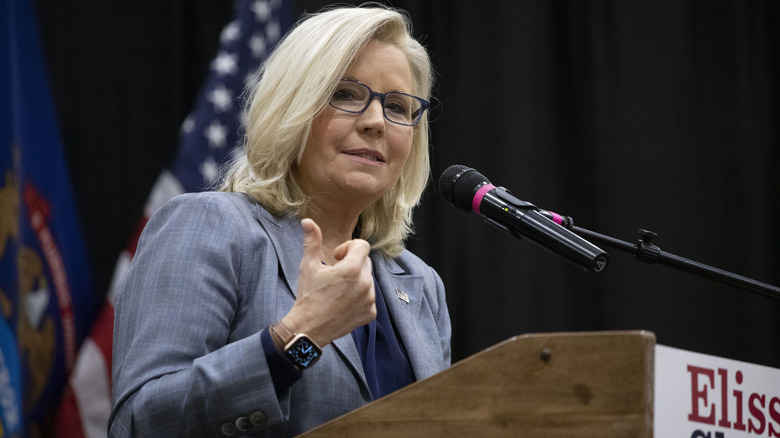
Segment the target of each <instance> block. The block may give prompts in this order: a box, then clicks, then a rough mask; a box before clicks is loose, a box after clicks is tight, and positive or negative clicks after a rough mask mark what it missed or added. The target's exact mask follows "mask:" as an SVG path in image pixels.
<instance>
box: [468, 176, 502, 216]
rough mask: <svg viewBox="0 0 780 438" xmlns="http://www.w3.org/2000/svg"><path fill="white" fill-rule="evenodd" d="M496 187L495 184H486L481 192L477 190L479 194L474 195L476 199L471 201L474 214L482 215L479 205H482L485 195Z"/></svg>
mask: <svg viewBox="0 0 780 438" xmlns="http://www.w3.org/2000/svg"><path fill="white" fill-rule="evenodd" d="M495 188H496V186H494V185H493V184H490V183H488V184H485V185H484V186H482V187H480V188H479V190H477V193H476V194H475V195H474V198H473V199H472V200H471V209H472V210H474V213H476V214H481V213H480V212H479V204H481V203H482V198H484V197H485V194H487V192H489V191H491V190H493V189H495Z"/></svg>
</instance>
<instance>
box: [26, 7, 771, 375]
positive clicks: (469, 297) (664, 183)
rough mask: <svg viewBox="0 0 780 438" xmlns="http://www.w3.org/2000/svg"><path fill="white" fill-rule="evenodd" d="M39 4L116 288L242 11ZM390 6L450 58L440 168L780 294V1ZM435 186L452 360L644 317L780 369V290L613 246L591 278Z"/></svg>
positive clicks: (428, 231)
mask: <svg viewBox="0 0 780 438" xmlns="http://www.w3.org/2000/svg"><path fill="white" fill-rule="evenodd" d="M36 4H37V6H38V13H39V16H40V20H41V26H42V31H43V40H44V44H45V47H44V48H45V51H46V54H47V61H48V65H49V69H50V77H51V78H52V83H53V89H54V93H55V96H54V97H55V103H56V105H57V108H58V111H59V117H60V125H61V128H62V133H63V140H64V144H65V147H66V154H67V157H68V164H69V168H70V170H71V178H72V182H73V184H74V187H75V192H76V198H77V202H78V204H79V208H80V213H81V216H82V223H83V227H84V230H85V234H86V236H87V240H88V245H89V249H90V254H91V257H92V262H93V265H94V270H95V279H96V283H97V284H98V286H99V289H100V290H101V291H105V290H106V289H107V288H108V282H109V280H110V278H111V273H112V270H113V267H114V262H115V260H116V256H117V255H118V254H119V251H120V250H121V249H122V248H123V247H124V245H125V244H126V243H127V241H128V239H129V238H130V236H131V234H132V232H133V228H134V226H135V224H136V223H137V220H138V218H139V216H140V213H141V209H142V207H143V204H144V201H145V198H146V195H147V194H148V193H149V191H150V189H151V186H152V183H153V182H154V179H155V178H156V177H157V175H158V173H159V171H160V170H161V169H162V168H163V167H164V166H166V165H167V164H169V163H170V160H171V159H172V157H173V154H174V152H175V149H176V143H177V131H178V128H179V125H180V123H181V121H182V120H183V119H184V117H185V116H186V114H187V112H188V111H189V109H190V108H191V105H192V103H193V101H194V99H195V97H196V94H197V92H198V89H199V87H200V85H201V82H202V80H203V78H204V77H205V74H206V72H207V69H208V63H209V61H210V59H211V57H212V56H213V55H214V51H215V50H216V47H217V43H218V35H219V32H220V30H221V28H222V26H223V25H224V24H226V23H227V22H228V21H229V19H230V16H231V7H232V5H231V4H230V2H219V3H218V2H212V1H210V0H200V1H183V0H180V1H170V2H157V1H151V0H144V1H137V2H134V3H133V4H131V5H123V4H118V3H113V2H109V3H106V2H104V3H101V4H93V5H90V6H86V5H79V4H72V3H67V4H66V3H62V2H56V1H53V0H37V1H36ZM325 4H327V2H323V1H315V0H298V3H297V10H298V11H304V10H306V11H309V12H312V11H316V10H318V9H319V8H321V7H322V6H324V5H325ZM393 4H394V5H395V6H398V7H402V8H404V9H407V10H408V11H409V13H410V15H411V16H412V20H413V23H414V31H415V32H414V33H415V35H416V36H417V37H418V38H419V39H420V40H421V41H422V42H423V43H424V44H425V45H426V46H427V47H428V49H429V51H430V53H431V55H432V58H433V62H434V64H435V68H436V73H437V87H436V90H435V95H434V99H433V100H434V105H433V106H434V108H433V110H432V117H433V124H432V134H433V135H432V141H431V146H430V147H431V152H432V156H433V165H432V166H433V174H434V178H433V179H434V180H435V179H436V178H438V175H439V174H440V173H441V172H442V171H443V170H444V169H445V168H447V167H448V166H449V165H451V164H464V165H468V166H471V167H474V168H476V169H478V170H480V171H481V172H482V173H483V174H485V175H486V176H487V177H488V178H490V179H491V180H492V182H493V183H494V184H496V185H502V186H505V187H507V188H509V189H511V190H512V191H513V192H514V193H515V195H516V196H518V197H519V198H521V199H524V200H527V201H530V202H533V203H535V204H536V205H538V206H540V207H543V208H547V209H551V210H554V211H557V212H559V213H562V214H565V215H569V216H572V217H573V218H574V219H575V224H576V225H578V226H580V227H583V228H587V229H590V230H594V231H598V232H600V233H603V234H607V235H610V236H613V237H616V238H618V239H621V240H625V241H629V242H635V241H636V240H637V238H638V235H637V230H638V229H639V228H645V229H649V230H652V231H654V232H656V233H658V237H657V239H656V241H655V242H656V244H657V245H658V246H660V247H661V249H662V250H664V251H667V252H670V253H673V254H677V255H680V256H683V257H686V258H689V259H692V260H696V261H699V262H702V263H705V264H709V265H712V266H715V267H718V268H721V269H724V270H727V271H732V272H735V273H738V274H741V275H744V276H747V277H750V278H754V279H756V280H759V281H763V282H766V283H770V284H775V285H778V284H780V273H779V272H778V268H777V267H778V266H780V232H779V231H778V228H777V226H776V225H775V220H776V218H777V217H778V215H779V214H780V199H778V195H780V176H778V165H779V164H780V135H779V134H778V126H777V125H778V123H777V121H778V120H779V119H780V108H779V107H778V102H779V100H778V97H777V96H778V94H779V93H778V91H780V90H778V77H780V71H779V63H780V61H779V60H780V47H779V45H780V38H779V36H778V27H779V26H780V10H779V9H780V7H779V6H778V3H777V2H774V1H766V2H759V1H737V0H733V1H726V2H706V3H705V2H697V1H677V0H674V1H672V0H668V1H654V0H653V1H650V0H644V1H636V2H619V1H606V0H604V1H541V0H536V1H532V0H520V1H518V0H512V1H509V0H507V1H495V2H474V1H465V0H451V1H448V0H429V1H425V2H416V1H400V0H399V1H395V2H393ZM432 182H434V181H432ZM433 186H434V185H433V184H431V187H430V188H429V190H428V192H427V193H426V196H425V197H424V199H423V202H422V204H421V206H420V207H419V208H418V210H417V211H416V214H415V221H416V229H417V231H418V232H417V234H416V236H415V237H414V238H412V239H410V240H409V242H408V246H409V248H410V249H412V250H413V251H415V252H416V253H417V254H418V255H420V256H421V257H423V258H424V259H425V260H426V261H428V262H429V263H430V264H431V265H432V266H433V267H434V268H436V269H437V270H438V272H439V273H440V274H441V276H442V278H443V279H444V282H445V285H446V286H447V289H448V301H449V305H450V313H451V315H452V320H453V330H454V334H453V349H454V355H455V357H454V358H455V359H456V360H457V359H461V358H463V357H465V356H467V355H470V354H473V353H475V352H477V351H479V350H481V349H483V348H486V347H488V346H490V345H492V344H495V343H496V342H499V341H501V340H503V339H506V338H508V337H511V336H514V335H518V334H522V333H531V332H534V333H536V332H550V331H583V330H624V329H645V330H650V331H653V332H654V333H655V334H656V335H657V338H658V343H660V344H664V345H669V346H673V347H678V348H683V349H688V350H693V351H698V352H702V353H707V354H714V355H719V356H725V357H729V358H733V359H738V360H744V361H748V362H754V363H760V364H765V365H769V366H773V367H780V347H778V345H780V322H778V317H780V300H779V299H772V298H767V297H763V296H758V295H756V294H751V293H747V292H743V291H741V290H739V289H736V288H734V287H730V286H724V285H721V284H719V283H716V282H713V281H711V280H706V279H702V278H699V277H695V276H692V275H690V274H685V273H682V272H680V271H677V270H674V269H672V268H669V267H665V266H659V265H650V264H645V263H640V262H637V261H635V260H633V258H632V256H631V255H629V254H627V253H623V252H620V251H617V250H612V249H609V252H610V255H611V259H610V265H609V266H608V268H607V269H606V270H605V271H604V272H602V273H601V274H589V273H586V272H583V271H580V270H579V269H578V268H576V267H574V266H573V265H571V264H569V263H568V262H566V261H564V260H562V259H561V258H559V257H556V256H554V255H552V254H550V253H548V252H546V251H544V250H542V249H540V248H539V247H536V246H533V245H531V244H529V243H528V242H524V241H521V240H516V239H514V238H512V237H510V236H508V235H506V234H503V233H501V232H500V231H498V230H495V229H493V228H491V227H488V226H487V225H485V224H483V223H481V220H480V219H479V218H478V217H477V216H475V215H473V214H469V213H466V212H464V211H461V210H456V209H454V208H453V207H451V206H450V205H449V204H448V203H447V202H446V201H445V200H444V199H443V198H442V197H441V194H440V193H438V191H437V190H436V189H435V188H434V187H433ZM605 249H608V248H605Z"/></svg>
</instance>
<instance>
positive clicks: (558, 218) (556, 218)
mask: <svg viewBox="0 0 780 438" xmlns="http://www.w3.org/2000/svg"><path fill="white" fill-rule="evenodd" d="M549 213H550V214H551V215H552V220H553V222H555V223H556V224H558V225H563V216H561V215H559V214H558V213H555V212H552V211H551V212H549Z"/></svg>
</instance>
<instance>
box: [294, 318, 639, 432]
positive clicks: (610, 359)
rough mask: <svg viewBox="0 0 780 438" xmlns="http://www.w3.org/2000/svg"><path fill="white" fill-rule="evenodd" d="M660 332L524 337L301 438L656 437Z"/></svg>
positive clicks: (587, 333) (477, 356)
mask: <svg viewBox="0 0 780 438" xmlns="http://www.w3.org/2000/svg"><path fill="white" fill-rule="evenodd" d="M654 351H655V335H654V334H653V333H650V332H646V331H626V332H583V333H555V334H531V335H523V336H517V337H514V338H511V339H508V340H506V341H504V342H502V343H499V344H497V345H495V346H493V347H490V348H488V349H486V350H484V351H482V352H479V353H477V354H475V355H473V356H471V357H468V358H466V359H464V360H462V361H460V362H458V363H456V364H455V365H453V366H452V367H451V368H449V369H448V370H446V371H443V372H441V373H439V374H436V375H435V376H432V377H430V378H428V379H426V380H423V381H420V382H416V383H414V384H412V385H409V386H407V387H405V388H403V389H401V390H399V391H396V392H394V393H392V394H390V395H388V396H386V397H384V398H381V399H379V400H377V401H375V402H373V403H371V404H368V405H366V406H364V407H362V408H360V409H357V410H355V411H353V412H350V413H349V414H346V415H344V416H342V417H339V418H337V419H334V420H332V421H330V422H328V423H325V424H323V425H322V426H320V427H318V428H316V429H313V430H311V431H309V432H307V433H305V434H303V435H300V437H306V438H321V437H339V438H343V437H361V438H371V437H403V438H411V437H428V438H430V437H447V438H450V437H461V436H462V437H491V438H492V437H518V436H522V437H556V438H557V437H600V438H605V437H621V438H622V437H646V438H650V437H652V436H653V368H654Z"/></svg>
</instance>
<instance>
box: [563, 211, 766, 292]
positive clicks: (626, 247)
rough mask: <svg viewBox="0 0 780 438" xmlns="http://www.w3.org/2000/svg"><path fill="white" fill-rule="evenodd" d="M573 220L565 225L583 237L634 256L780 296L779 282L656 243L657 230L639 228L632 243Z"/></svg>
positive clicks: (643, 260)
mask: <svg viewBox="0 0 780 438" xmlns="http://www.w3.org/2000/svg"><path fill="white" fill-rule="evenodd" d="M573 222H574V221H573V220H572V219H571V218H570V217H565V219H564V223H563V224H562V225H563V226H564V227H566V228H568V229H569V230H571V231H573V232H574V233H576V234H579V235H580V236H581V237H584V238H586V239H592V240H595V241H597V242H599V243H601V244H603V245H605V246H609V247H612V248H616V249H619V250H622V251H625V252H628V253H630V254H633V255H634V258H635V259H636V260H639V261H641V262H645V263H650V264H655V263H658V264H661V265H666V266H670V267H672V268H676V269H678V270H680V271H683V272H688V273H690V274H694V275H698V276H700V277H703V278H708V279H710V280H715V281H717V282H720V283H723V284H728V285H730V286H734V287H737V288H739V289H743V290H746V291H748V292H753V293H756V294H759V295H763V296H765V297H770V298H776V299H780V288H778V287H776V286H772V285H770V284H766V283H762V282H760V281H756V280H753V279H750V278H747V277H743V276H741V275H737V274H734V273H731V272H728V271H724V270H722V269H718V268H713V267H712V266H708V265H705V264H703V263H699V262H696V261H693V260H689V259H686V258H684V257H680V256H677V255H674V254H670V253H668V252H664V251H662V250H661V248H659V247H658V246H656V245H654V244H653V239H654V238H655V237H656V236H657V234H656V233H654V232H652V231H648V230H639V241H637V243H636V244H632V243H628V242H624V241H622V240H618V239H615V238H613V237H610V236H605V235H603V234H599V233H596V232H594V231H590V230H586V229H584V228H580V227H576V226H574V223H573Z"/></svg>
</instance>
